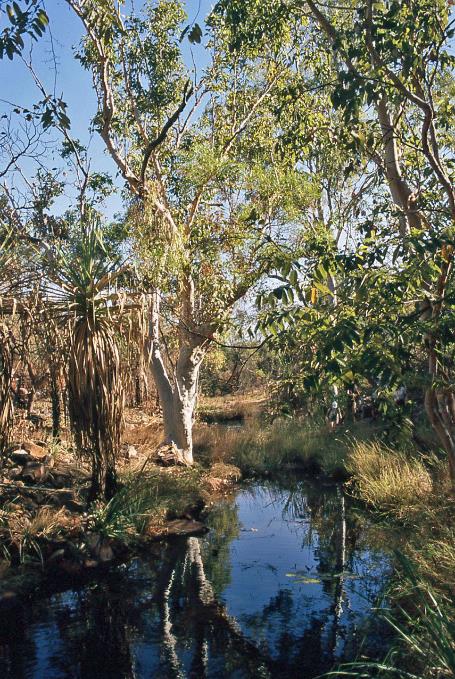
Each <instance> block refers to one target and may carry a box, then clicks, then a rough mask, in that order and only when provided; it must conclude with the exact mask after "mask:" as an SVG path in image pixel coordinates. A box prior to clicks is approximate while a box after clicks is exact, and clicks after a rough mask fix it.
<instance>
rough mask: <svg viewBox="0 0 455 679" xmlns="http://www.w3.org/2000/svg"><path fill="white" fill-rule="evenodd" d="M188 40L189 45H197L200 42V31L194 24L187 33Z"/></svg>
mask: <svg viewBox="0 0 455 679" xmlns="http://www.w3.org/2000/svg"><path fill="white" fill-rule="evenodd" d="M188 40H189V41H190V42H191V43H193V44H194V43H198V45H199V44H200V43H201V41H202V29H201V27H200V26H199V24H194V26H193V28H192V29H191V31H190V32H189V33H188Z"/></svg>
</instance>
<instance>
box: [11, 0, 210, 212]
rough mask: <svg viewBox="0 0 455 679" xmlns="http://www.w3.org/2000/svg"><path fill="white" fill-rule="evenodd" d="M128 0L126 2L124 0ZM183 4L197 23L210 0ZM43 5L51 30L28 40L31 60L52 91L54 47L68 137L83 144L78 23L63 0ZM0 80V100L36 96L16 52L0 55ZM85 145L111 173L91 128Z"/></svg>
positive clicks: (85, 107) (87, 81) (87, 98)
mask: <svg viewBox="0 0 455 679" xmlns="http://www.w3.org/2000/svg"><path fill="white" fill-rule="evenodd" d="M4 1H5V0H0V5H2V4H3V3H4ZM127 4H129V0H128V3H127ZM135 4H136V7H138V6H140V0H135ZM185 5H186V10H187V14H188V18H189V21H194V20H196V21H197V22H198V23H200V24H201V26H202V24H203V20H204V17H205V16H207V14H208V13H209V12H210V9H211V7H212V5H213V2H212V0H188V1H187V2H186V3H185ZM45 7H46V11H47V13H48V15H49V20H50V26H49V29H50V30H49V31H48V32H47V33H46V34H45V36H44V37H43V38H42V39H41V40H40V41H38V42H37V43H36V44H34V45H33V63H34V66H35V68H36V71H37V72H38V74H39V77H40V79H41V80H42V81H43V83H44V84H45V86H46V88H47V89H48V91H52V90H53V86H54V77H55V72H54V67H53V57H52V47H53V49H54V52H55V55H56V59H57V63H58V73H57V80H56V94H57V95H58V96H62V98H63V99H64V101H65V102H66V103H67V104H68V113H69V117H70V119H71V133H72V135H73V137H77V138H78V139H80V141H81V142H82V143H84V144H88V142H89V133H88V128H89V124H90V120H91V118H92V117H93V115H94V113H95V112H96V98H95V95H94V92H93V87H92V80H91V76H90V73H88V72H87V71H85V70H84V69H83V68H82V67H81V65H80V64H79V62H78V61H77V60H76V59H75V58H74V56H73V48H74V46H75V45H77V44H78V43H79V41H80V39H81V37H82V34H83V30H82V25H81V23H80V21H79V19H78V18H77V17H76V16H75V15H74V13H73V12H72V11H71V10H70V9H69V7H68V5H67V4H66V2H65V0H45ZM3 20H4V19H3V17H2V21H3ZM0 29H1V26H0ZM51 36H52V41H51V39H50V37H51ZM185 49H186V48H185ZM194 54H195V59H196V63H197V65H198V66H199V67H202V66H203V65H204V62H205V61H206V58H205V55H204V49H203V48H202V47H197V48H196V49H195V50H194ZM0 83H1V93H0V99H1V100H6V101H8V102H11V103H14V104H17V105H20V106H25V107H28V106H31V105H33V103H34V102H36V101H37V100H39V99H40V98H41V97H40V93H39V92H38V90H37V88H36V85H35V83H34V82H33V79H32V77H31V75H30V74H29V73H28V71H27V69H26V67H25V66H24V64H23V63H22V62H21V61H20V60H19V59H17V58H15V59H14V60H13V62H10V61H9V60H8V59H4V60H2V61H0ZM9 108H10V107H9V106H8V105H6V104H4V103H2V102H0V114H1V113H3V112H4V111H5V110H8V109H9ZM89 148H90V156H91V157H92V169H93V170H97V171H108V172H111V173H112V174H114V173H115V168H114V165H113V163H112V161H111V160H110V158H109V157H108V156H107V154H106V152H105V149H104V144H103V142H102V140H101V139H99V137H98V136H97V135H96V134H95V135H94V136H93V138H92V140H91V142H90V147H89ZM49 161H50V163H51V165H52V159H49ZM27 170H28V171H29V172H30V171H31V167H30V166H28V167H27ZM120 208H121V201H120V198H119V196H115V197H113V198H112V199H110V200H109V202H108V204H107V205H106V214H107V216H108V217H111V216H112V215H113V214H114V213H115V212H116V211H118V210H120Z"/></svg>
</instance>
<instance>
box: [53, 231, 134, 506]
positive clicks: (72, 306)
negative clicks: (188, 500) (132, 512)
mask: <svg viewBox="0 0 455 679" xmlns="http://www.w3.org/2000/svg"><path fill="white" fill-rule="evenodd" d="M49 262H50V263H49V264H48V266H47V270H48V276H49V284H48V298H49V299H50V300H51V303H53V306H54V310H55V312H56V313H57V316H58V318H59V321H60V322H61V323H64V324H65V325H67V327H68V329H69V353H68V364H67V375H68V409H69V417H70V424H71V429H72V432H73V435H74V438H75V443H76V446H77V449H78V451H79V452H80V453H81V454H82V455H84V456H85V457H88V458H89V459H90V460H91V464H92V485H91V489H90V497H89V499H94V498H95V497H104V498H106V499H110V498H111V497H112V495H113V494H114V492H115V489H116V471H115V461H116V458H117V456H118V453H119V448H120V435H121V427H122V419H123V404H124V390H123V382H122V376H121V371H120V357H119V351H118V345H117V340H116V329H117V323H118V320H119V316H120V315H121V314H122V311H124V309H125V305H124V302H123V299H122V295H121V293H119V292H118V291H117V289H116V284H117V282H118V278H119V276H120V275H121V274H122V273H123V272H124V271H125V267H121V266H119V264H118V262H115V261H112V259H111V258H110V257H109V256H108V254H107V252H106V250H105V248H104V246H103V242H102V238H101V229H100V225H99V223H97V222H96V221H95V223H93V224H91V225H90V226H89V227H88V228H87V227H86V228H85V229H84V230H83V232H82V234H81V236H80V237H79V238H78V241H77V243H76V245H75V246H74V247H72V248H68V249H67V250H66V251H63V250H60V251H59V252H58V254H57V255H56V256H52V257H51V258H50V259H49Z"/></svg>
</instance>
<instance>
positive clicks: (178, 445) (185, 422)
mask: <svg viewBox="0 0 455 679" xmlns="http://www.w3.org/2000/svg"><path fill="white" fill-rule="evenodd" d="M149 333H150V340H151V346H150V366H151V370H152V374H153V377H154V380H155V384H156V388H157V390H158V394H159V397H160V403H161V407H162V410H163V424H164V433H165V443H166V444H171V445H173V446H174V448H175V452H176V453H177V456H178V461H179V462H182V463H184V464H187V465H191V464H193V421H194V412H195V408H196V402H197V391H198V381H199V370H200V367H201V363H202V360H203V358H204V356H205V353H206V348H205V347H206V345H207V343H208V340H207V338H205V337H204V336H203V335H198V334H197V333H196V332H191V331H190V330H189V329H188V327H187V326H186V325H184V326H183V327H181V328H180V333H179V335H180V347H179V355H178V360H177V364H176V366H175V370H174V374H173V375H172V377H171V376H169V374H168V372H167V370H166V367H165V365H164V361H163V357H162V354H161V346H160V341H159V292H155V293H154V294H153V299H152V304H151V313H150V331H149Z"/></svg>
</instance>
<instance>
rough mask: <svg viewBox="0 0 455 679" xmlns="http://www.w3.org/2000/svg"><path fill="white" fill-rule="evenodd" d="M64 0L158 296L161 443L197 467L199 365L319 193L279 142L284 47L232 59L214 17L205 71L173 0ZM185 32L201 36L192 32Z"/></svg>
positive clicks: (154, 325)
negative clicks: (128, 6) (190, 50)
mask: <svg viewBox="0 0 455 679" xmlns="http://www.w3.org/2000/svg"><path fill="white" fill-rule="evenodd" d="M67 1H68V4H69V5H70V6H71V7H72V8H73V10H74V11H75V12H76V13H77V15H78V16H79V17H80V19H81V20H82V23H83V26H84V28H85V32H86V36H85V39H84V41H83V45H82V47H81V51H80V54H79V58H80V59H81V61H82V63H83V65H84V66H85V67H87V68H89V69H91V70H92V72H93V76H94V82H95V87H96V92H97V95H98V112H97V114H96V116H95V118H94V125H95V126H96V128H97V129H98V131H99V133H100V135H101V137H102V138H103V140H104V142H105V144H106V148H107V150H108V152H109V154H110V155H111V157H112V158H113V160H114V162H115V163H116V165H117V167H118V169H119V172H120V174H121V176H122V177H123V178H124V180H125V188H126V192H127V196H128V202H129V219H128V221H129V224H130V225H131V235H132V237H133V239H134V241H135V243H136V249H137V253H138V258H139V260H140V261H142V264H143V270H144V279H145V281H146V283H148V286H149V290H150V322H149V345H150V346H149V349H150V364H151V369H152V372H153V375H154V379H155V382H156V385H157V389H158V392H159V395H160V401H161V405H162V408H163V416H164V427H165V433H166V439H167V441H168V442H171V443H172V444H175V445H174V448H175V450H176V456H177V458H178V459H179V460H180V461H183V462H185V463H188V464H191V463H192V461H193V457H192V424H193V417H194V409H195V404H196V396H197V385H198V376H199V370H200V366H201V362H202V361H203V359H204V356H205V354H206V352H207V349H208V347H209V346H210V344H211V343H212V342H213V341H216V333H217V332H219V331H220V329H222V328H223V327H224V326H225V324H226V322H227V321H228V318H229V313H230V309H231V308H232V306H233V305H234V304H235V303H236V302H237V301H238V300H239V299H241V298H242V297H244V296H245V294H246V293H247V292H248V291H249V290H250V289H251V288H252V286H254V285H255V283H256V282H257V281H258V280H259V279H260V278H261V276H263V274H264V272H265V271H266V270H267V268H269V267H270V266H272V265H273V256H272V255H273V252H277V251H278V250H277V245H276V241H280V239H282V238H283V236H284V235H285V236H286V238H289V233H290V231H292V228H293V226H294V225H295V224H296V223H298V222H299V220H300V216H301V215H302V213H303V212H304V211H305V208H306V205H307V202H308V195H309V194H310V193H311V186H310V182H309V180H308V174H307V172H305V171H304V170H303V169H300V168H298V167H297V166H296V165H295V164H293V163H289V162H287V161H286V159H284V160H283V159H282V157H281V156H280V154H279V152H278V150H277V145H276V128H275V126H274V119H273V116H272V114H271V111H272V105H273V93H274V91H275V90H276V88H277V87H279V86H280V85H281V86H284V83H285V82H286V79H287V77H288V75H289V69H290V67H291V66H290V63H289V59H288V54H287V50H286V49H284V48H283V45H281V46H274V48H273V50H272V49H269V50H267V51H266V52H265V53H264V55H263V57H262V59H260V60H259V61H258V60H254V61H252V60H249V59H248V58H246V59H244V58H243V57H242V56H241V55H237V56H235V57H233V56H232V55H231V54H230V53H229V49H228V45H227V43H226V40H225V34H224V29H223V28H222V27H219V26H218V25H217V24H216V22H215V23H214V24H212V26H211V27H210V28H209V29H208V33H207V37H206V39H207V41H208V42H207V49H206V50H205V52H204V54H205V58H207V59H208V61H209V63H208V65H207V66H206V68H204V69H203V72H202V74H201V75H199V74H198V73H197V71H196V68H195V67H194V68H193V67H190V68H189V67H187V66H186V65H185V60H184V58H183V54H182V51H183V48H182V42H181V41H182V39H183V36H185V35H186V33H188V28H185V20H186V18H185V14H184V7H183V3H181V2H179V1H178V0H159V1H158V2H145V3H143V5H142V7H141V9H140V10H138V11H136V12H133V13H132V14H130V15H128V16H122V15H121V13H120V9H121V7H120V5H117V4H114V3H113V2H111V0H105V1H104V2H103V3H99V2H92V1H91V0H67ZM188 35H189V36H190V38H191V40H192V41H193V42H196V43H197V42H198V41H199V42H200V41H201V39H202V31H201V30H200V29H199V30H195V27H193V29H192V30H191V31H190V32H189V34H188ZM271 262H272V264H271ZM163 316H166V319H167V321H168V322H169V323H171V324H174V325H175V328H176V335H177V336H178V356H177V360H176V363H175V365H170V364H169V362H168V365H166V361H165V358H164V356H163V345H162V342H161V329H160V322H161V319H162V317H163Z"/></svg>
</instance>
